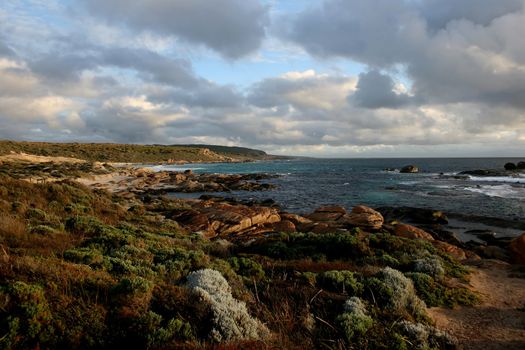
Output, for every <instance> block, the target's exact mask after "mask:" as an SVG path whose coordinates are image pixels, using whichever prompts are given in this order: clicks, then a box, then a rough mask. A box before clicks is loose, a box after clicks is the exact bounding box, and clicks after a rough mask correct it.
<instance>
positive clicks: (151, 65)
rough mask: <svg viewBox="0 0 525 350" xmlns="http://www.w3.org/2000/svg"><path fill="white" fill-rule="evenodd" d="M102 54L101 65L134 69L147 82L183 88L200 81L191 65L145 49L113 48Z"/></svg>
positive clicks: (192, 85)
mask: <svg viewBox="0 0 525 350" xmlns="http://www.w3.org/2000/svg"><path fill="white" fill-rule="evenodd" d="M101 52H102V54H101V58H100V64H101V65H108V66H116V67H119V68H129V69H134V70H136V71H137V72H139V73H141V74H143V75H144V77H145V78H146V80H150V81H155V82H159V83H163V84H167V85H174V86H182V87H194V86H196V85H197V84H198V81H199V79H198V78H197V77H196V76H195V74H194V72H193V69H192V67H191V63H190V62H189V61H186V60H183V59H172V58H167V57H164V56H161V55H159V54H157V53H155V52H152V51H149V50H144V49H128V48H112V49H107V50H101Z"/></svg>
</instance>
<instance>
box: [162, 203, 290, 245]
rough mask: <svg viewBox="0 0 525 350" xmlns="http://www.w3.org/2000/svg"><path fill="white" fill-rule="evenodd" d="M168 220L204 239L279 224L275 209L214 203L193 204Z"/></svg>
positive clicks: (237, 233) (279, 219)
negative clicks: (200, 235)
mask: <svg viewBox="0 0 525 350" xmlns="http://www.w3.org/2000/svg"><path fill="white" fill-rule="evenodd" d="M171 219H173V220H175V221H177V222H178V223H179V224H182V225H183V226H184V227H186V228H187V229H188V230H189V231H192V232H201V233H202V234H203V235H204V236H205V237H207V238H213V237H218V236H220V237H227V236H231V235H240V234H243V233H246V232H248V231H254V230H256V229H258V228H261V227H263V226H265V225H271V224H274V223H278V222H280V221H281V217H280V216H279V214H278V211H277V210H276V209H274V208H268V207H259V206H253V207H247V206H244V205H231V204H227V203H217V202H213V201H196V202H194V203H193V205H192V206H191V209H187V210H182V211H176V212H174V213H173V214H172V217H171ZM269 231H271V230H269Z"/></svg>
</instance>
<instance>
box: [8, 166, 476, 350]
mask: <svg viewBox="0 0 525 350" xmlns="http://www.w3.org/2000/svg"><path fill="white" fill-rule="evenodd" d="M13 169H14V170H13V173H10V171H9V168H3V171H2V173H1V174H0V222H1V225H0V259H1V260H2V262H1V264H0V347H1V348H5V349H26V348H37V347H40V348H83V349H98V348H115V347H119V348H120V347H127V348H150V349H155V348H162V349H204V348H224V349H232V348H253V349H258V348H259V349H269V348H276V347H277V348H286V349H305V348H330V349H360V348H374V349H409V348H413V347H414V344H416V345H418V346H421V348H435V349H446V348H454V347H455V342H454V339H453V338H451V337H450V336H449V335H447V334H445V333H442V332H440V331H438V330H437V329H435V328H434V327H433V323H432V321H431V319H430V317H429V316H428V315H427V313H426V306H447V307H452V306H455V305H472V304H476V303H477V302H478V301H479V299H478V295H477V294H476V293H474V292H472V291H470V290H469V289H468V288H467V285H466V283H465V282H466V281H467V280H468V279H469V270H468V269H467V268H465V267H464V266H463V265H461V264H460V263H458V262H457V261H456V260H455V259H453V258H451V257H450V256H449V255H448V254H447V253H445V252H443V251H442V250H439V249H437V248H436V247H435V246H434V245H432V244H430V243H429V242H428V241H426V240H420V239H409V238H403V237H398V236H395V235H393V234H392V233H391V232H389V231H388V230H385V229H377V230H375V231H373V232H366V231H365V230H363V229H360V228H358V227H355V228H353V229H351V230H349V231H345V232H335V231H334V232H331V233H330V232H328V233H312V232H304V233H302V232H293V233H278V234H273V235H266V236H262V237H259V238H256V239H248V240H244V241H243V240H241V239H237V240H225V239H224V238H221V237H216V238H215V239H212V240H210V239H207V238H205V237H204V236H203V235H202V234H200V233H199V232H195V231H193V230H189V229H187V227H183V226H182V225H181V224H180V223H179V222H178V221H176V220H174V218H176V217H177V216H176V215H174V214H173V213H179V212H184V211H187V210H188V209H189V207H188V204H187V203H186V202H184V201H182V200H177V199H167V198H163V197H158V196H149V195H145V196H134V197H122V196H119V195H116V194H113V193H110V192H108V191H105V190H98V189H92V188H89V187H86V186H84V185H81V184H79V183H77V182H75V181H71V180H67V179H66V180H60V181H55V182H48V183H30V182H28V181H25V180H21V179H19V178H18V177H19V176H18V175H17V174H18V172H17V170H16V169H17V168H16V167H15V168H13ZM35 169H37V168H35ZM37 170H38V171H45V170H42V169H40V168H38V169H37ZM37 170H35V171H37ZM86 170H87V171H91V170H92V169H86ZM190 209H191V208H190ZM218 344H220V346H219V345H218Z"/></svg>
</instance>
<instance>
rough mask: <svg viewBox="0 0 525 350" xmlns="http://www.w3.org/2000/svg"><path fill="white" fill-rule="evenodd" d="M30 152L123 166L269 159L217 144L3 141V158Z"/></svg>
mask: <svg viewBox="0 0 525 350" xmlns="http://www.w3.org/2000/svg"><path fill="white" fill-rule="evenodd" d="M11 153H27V154H33V155H37V156H49V157H70V158H78V159H83V160H86V161H97V162H122V163H169V162H223V161H227V162H228V161H235V162H239V161H251V160H264V159H270V158H271V156H269V155H267V154H266V153H265V152H264V151H260V150H254V149H249V148H243V147H227V146H215V145H134V144H113V143H50V142H18V141H0V156H1V155H7V154H11Z"/></svg>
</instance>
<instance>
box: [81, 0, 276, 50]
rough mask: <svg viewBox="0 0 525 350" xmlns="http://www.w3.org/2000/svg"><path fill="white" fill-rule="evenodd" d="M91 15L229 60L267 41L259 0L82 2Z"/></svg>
mask: <svg viewBox="0 0 525 350" xmlns="http://www.w3.org/2000/svg"><path fill="white" fill-rule="evenodd" d="M82 2H83V3H84V5H85V6H86V8H87V9H88V10H89V12H90V13H91V14H93V15H95V16H98V17H101V18H103V19H105V20H106V21H108V22H109V23H112V24H117V25H118V24H120V23H125V24H126V25H127V26H128V27H129V28H130V29H133V30H137V31H145V30H146V31H153V32H156V33H159V34H161V35H173V36H175V37H178V38H180V39H183V40H185V41H187V42H191V43H196V44H203V45H205V46H207V47H209V48H211V49H213V50H215V51H217V52H219V53H220V54H222V55H224V56H226V57H229V58H239V57H241V56H244V55H246V54H248V53H250V52H253V51H255V50H256V49H257V48H258V47H259V46H260V44H261V42H262V40H263V38H264V37H265V26H266V25H267V22H268V13H267V12H268V8H267V7H265V6H262V5H261V4H260V2H259V1H257V0H214V1H213V2H210V1H208V0H192V1H185V0H137V1H133V2H132V3H130V2H129V1H127V0H89V1H88V0H82Z"/></svg>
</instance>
